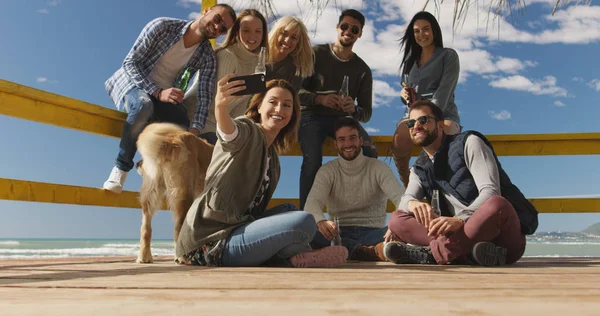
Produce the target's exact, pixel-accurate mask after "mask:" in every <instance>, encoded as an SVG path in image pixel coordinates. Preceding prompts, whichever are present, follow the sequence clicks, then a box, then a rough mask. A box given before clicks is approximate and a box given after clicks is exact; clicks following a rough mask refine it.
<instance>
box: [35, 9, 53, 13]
mask: <svg viewBox="0 0 600 316" xmlns="http://www.w3.org/2000/svg"><path fill="white" fill-rule="evenodd" d="M37 13H41V14H48V13H50V11H48V9H39V10H37Z"/></svg>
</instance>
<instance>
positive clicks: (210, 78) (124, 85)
mask: <svg viewBox="0 0 600 316" xmlns="http://www.w3.org/2000/svg"><path fill="white" fill-rule="evenodd" d="M192 22H193V21H186V20H181V19H174V18H157V19H154V20H152V21H150V22H149V23H148V24H147V25H146V26H145V27H144V29H143V30H142V32H141V33H140V35H139V36H138V38H137V39H136V41H135V43H134V44H133V47H132V48H131V50H130V51H129V53H128V54H127V57H125V60H124V61H123V65H122V66H121V68H119V70H117V71H116V72H115V73H114V74H113V75H112V76H111V77H110V78H108V80H107V81H106V82H105V83H104V86H105V88H106V91H107V92H108V94H109V96H110V98H111V99H112V100H113V102H114V103H115V105H116V106H117V108H118V109H119V110H122V108H121V100H122V99H123V97H124V96H125V94H126V93H127V92H128V91H129V90H131V88H133V87H138V88H139V89H142V90H144V91H145V92H146V93H148V94H150V95H151V94H152V93H153V92H155V91H156V89H158V88H159V87H158V85H157V84H156V83H155V82H153V81H152V80H150V73H151V72H152V69H153V68H154V66H155V65H156V63H157V62H158V60H159V59H160V57H161V56H162V55H163V54H165V53H166V52H167V50H169V48H171V46H173V44H175V43H177V42H178V41H179V40H181V39H182V38H183V35H184V34H185V32H186V30H187V29H188V27H189V26H190V24H192ZM186 67H189V68H190V70H191V72H192V73H195V72H196V71H198V79H199V80H198V82H199V84H198V94H197V96H198V100H197V103H196V110H195V111H194V117H193V119H192V124H191V127H192V128H195V129H197V130H202V128H203V127H204V124H205V123H206V118H207V117H208V109H209V107H210V104H211V100H212V99H213V98H214V94H213V93H214V92H213V91H215V89H214V85H215V73H216V69H217V57H216V55H215V52H214V51H213V49H212V46H211V45H210V42H209V41H208V40H207V39H205V40H203V41H202V42H201V43H200V45H198V48H196V51H194V53H193V54H192V57H191V58H190V60H189V61H188V62H187V65H186ZM173 86H175V83H173Z"/></svg>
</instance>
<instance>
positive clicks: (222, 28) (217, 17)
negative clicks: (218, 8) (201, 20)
mask: <svg viewBox="0 0 600 316" xmlns="http://www.w3.org/2000/svg"><path fill="white" fill-rule="evenodd" d="M213 22H215V23H216V24H219V29H218V30H217V31H218V32H219V34H223V33H227V26H226V25H225V21H223V17H221V15H220V14H216V15H215V17H214V18H213Z"/></svg>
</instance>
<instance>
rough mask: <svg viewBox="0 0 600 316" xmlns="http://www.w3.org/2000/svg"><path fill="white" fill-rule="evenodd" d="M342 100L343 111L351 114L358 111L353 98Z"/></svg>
mask: <svg viewBox="0 0 600 316" xmlns="http://www.w3.org/2000/svg"><path fill="white" fill-rule="evenodd" d="M340 99H341V103H342V111H344V112H346V113H350V114H352V113H354V112H355V111H356V108H355V106H354V100H353V99H352V97H348V96H345V97H343V98H340Z"/></svg>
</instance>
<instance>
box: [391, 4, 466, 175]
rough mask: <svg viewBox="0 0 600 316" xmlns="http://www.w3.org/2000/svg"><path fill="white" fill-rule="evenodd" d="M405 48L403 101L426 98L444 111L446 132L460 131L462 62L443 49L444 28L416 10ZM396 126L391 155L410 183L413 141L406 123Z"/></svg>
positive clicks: (424, 13)
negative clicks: (456, 93)
mask: <svg viewBox="0 0 600 316" xmlns="http://www.w3.org/2000/svg"><path fill="white" fill-rule="evenodd" d="M400 47H401V49H404V56H403V58H402V64H401V65H400V68H401V69H402V72H401V77H402V91H400V97H401V98H402V102H404V104H406V105H407V106H409V105H410V104H411V103H413V102H415V101H417V100H422V99H427V100H430V101H432V102H433V103H434V104H435V105H436V106H438V107H439V108H440V109H441V110H442V112H443V113H444V132H445V133H446V134H447V135H453V134H458V133H459V132H460V130H461V126H460V118H459V116H458V109H457V108H456V103H454V89H455V88H456V84H457V83H458V74H459V72H460V62H459V59H458V54H457V53H456V52H455V51H454V50H453V49H451V48H444V43H443V40H442V30H441V29H440V25H439V24H438V22H437V20H436V19H435V17H434V16H433V15H432V14H431V13H429V12H425V11H421V12H419V13H417V14H416V15H415V16H414V17H413V18H412V20H411V21H410V23H409V24H408V26H407V28H406V31H405V33H404V36H403V37H402V39H401V40H400ZM403 121H404V119H402V120H401V121H400V122H399V123H398V125H397V128H396V132H395V133H394V137H393V140H392V154H393V156H394V162H395V164H396V168H398V173H399V174H400V179H401V180H402V182H403V183H404V186H407V185H408V177H409V172H410V171H409V168H408V164H409V161H410V157H411V156H410V152H411V148H412V142H411V139H410V135H409V129H408V127H407V126H406V124H401V123H402V122H403Z"/></svg>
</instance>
